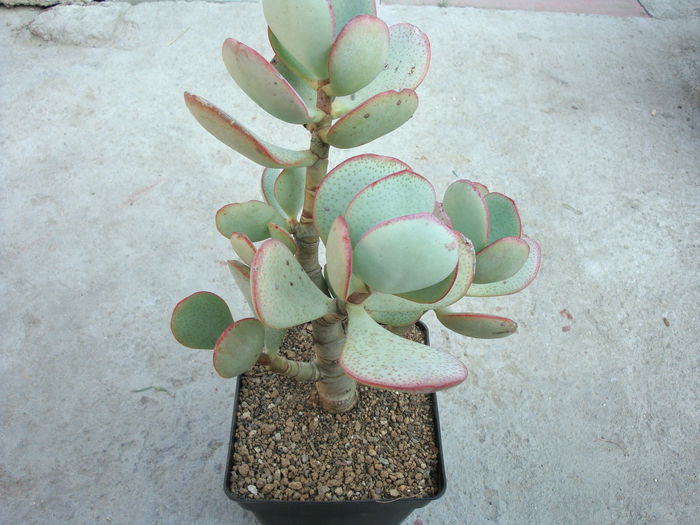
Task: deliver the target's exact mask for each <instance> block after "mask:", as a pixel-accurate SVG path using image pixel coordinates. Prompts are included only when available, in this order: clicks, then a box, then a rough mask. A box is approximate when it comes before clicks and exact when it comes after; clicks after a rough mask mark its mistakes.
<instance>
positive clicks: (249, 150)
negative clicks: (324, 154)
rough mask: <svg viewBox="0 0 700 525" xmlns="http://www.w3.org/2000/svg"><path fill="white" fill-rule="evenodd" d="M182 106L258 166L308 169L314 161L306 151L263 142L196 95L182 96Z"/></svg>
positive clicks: (312, 156)
mask: <svg viewBox="0 0 700 525" xmlns="http://www.w3.org/2000/svg"><path fill="white" fill-rule="evenodd" d="M185 103H186V104H187V108H188V109H189V110H190V113H192V115H194V118H196V119H197V121H198V122H199V123H200V124H201V125H202V127H204V129H206V130H207V131H208V132H209V133H211V134H212V135H214V136H215V137H216V138H217V139H219V140H220V141H221V142H223V143H224V144H226V145H227V146H228V147H229V148H232V149H234V150H236V151H237V152H238V153H240V154H241V155H243V156H244V157H247V158H249V159H250V160H252V161H253V162H257V163H258V164H260V165H261V166H267V167H268V168H287V167H291V166H311V165H312V164H314V163H315V162H316V160H317V158H316V156H315V155H314V154H313V153H311V151H309V150H303V151H295V150H290V149H286V148H282V147H279V146H275V145H273V144H270V143H268V142H265V141H264V140H262V139H260V138H258V137H257V136H256V135H254V134H253V133H252V132H251V131H249V130H248V129H246V128H245V127H243V126H242V125H241V124H239V123H238V122H236V121H235V120H234V119H233V118H232V117H230V116H229V115H227V114H226V113H224V112H223V111H221V110H220V109H219V108H217V107H216V106H214V105H212V104H211V103H210V102H207V101H206V100H204V99H203V98H201V97H198V96H197V95H192V94H191V93H185Z"/></svg>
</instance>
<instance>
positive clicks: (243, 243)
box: [231, 232, 255, 264]
mask: <svg viewBox="0 0 700 525" xmlns="http://www.w3.org/2000/svg"><path fill="white" fill-rule="evenodd" d="M231 247H232V248H233V251H234V252H236V255H238V256H239V257H240V258H241V260H243V262H244V263H246V264H250V263H251V262H252V261H253V257H254V256H255V245H253V243H252V241H251V240H250V239H249V238H248V236H247V235H245V234H244V233H240V232H233V233H232V234H231Z"/></svg>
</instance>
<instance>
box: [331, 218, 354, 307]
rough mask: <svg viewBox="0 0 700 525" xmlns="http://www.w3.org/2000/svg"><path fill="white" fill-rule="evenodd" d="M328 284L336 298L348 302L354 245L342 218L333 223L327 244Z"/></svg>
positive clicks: (346, 224)
mask: <svg viewBox="0 0 700 525" xmlns="http://www.w3.org/2000/svg"><path fill="white" fill-rule="evenodd" d="M326 262H327V267H328V270H327V272H328V282H329V283H330V285H331V288H332V290H333V292H334V293H335V296H336V297H338V298H340V299H342V300H343V301H345V300H347V298H348V294H349V292H350V281H351V279H350V277H351V276H352V244H351V242H350V231H349V230H348V223H347V222H345V219H344V218H343V217H342V216H338V218H337V219H336V220H335V222H333V225H332V226H331V230H330V232H329V233H328V241H327V242H326Z"/></svg>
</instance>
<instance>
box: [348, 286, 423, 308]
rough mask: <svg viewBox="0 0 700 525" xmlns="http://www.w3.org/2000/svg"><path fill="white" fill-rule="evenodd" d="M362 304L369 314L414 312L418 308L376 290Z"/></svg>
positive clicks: (400, 298)
mask: <svg viewBox="0 0 700 525" xmlns="http://www.w3.org/2000/svg"><path fill="white" fill-rule="evenodd" d="M362 304H363V305H364V307H365V308H366V309H367V310H368V311H371V312H375V311H378V312H415V311H416V308H420V307H419V305H417V304H416V303H414V302H413V301H409V300H408V299H404V298H402V297H399V296H398V295H391V294H388V293H381V292H377V291H376V290H372V295H370V296H369V297H368V298H367V299H366V300H365V302H364V303H362Z"/></svg>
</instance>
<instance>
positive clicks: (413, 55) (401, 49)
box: [332, 24, 430, 118]
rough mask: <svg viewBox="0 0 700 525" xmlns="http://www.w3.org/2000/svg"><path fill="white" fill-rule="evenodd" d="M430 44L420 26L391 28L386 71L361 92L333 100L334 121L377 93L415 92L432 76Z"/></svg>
mask: <svg viewBox="0 0 700 525" xmlns="http://www.w3.org/2000/svg"><path fill="white" fill-rule="evenodd" d="M429 65H430V41H429V40H428V37H427V36H426V35H425V34H424V33H423V32H422V31H421V30H420V29H418V28H417V27H416V26H414V25H411V24H397V25H393V26H391V27H390V28H389V54H388V55H387V61H386V64H385V66H384V69H383V70H382V72H381V73H379V74H378V75H377V76H376V77H375V79H374V80H373V81H372V82H370V83H369V84H368V85H367V86H365V87H364V88H362V89H361V90H360V91H358V92H356V93H353V94H352V95H349V96H346V97H338V98H336V99H335V100H334V101H333V104H332V114H333V118H338V117H340V116H342V115H345V114H346V113H347V112H348V111H350V110H352V109H353V108H355V107H357V106H358V105H359V104H362V103H363V102H364V101H366V100H368V99H370V98H372V97H373V96H375V95H376V94H377V93H382V92H384V91H388V90H390V89H393V90H395V91H400V90H402V89H411V90H415V89H416V88H417V87H418V86H419V85H420V83H421V82H423V79H424V78H425V75H426V74H427V73H428V66H429Z"/></svg>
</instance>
